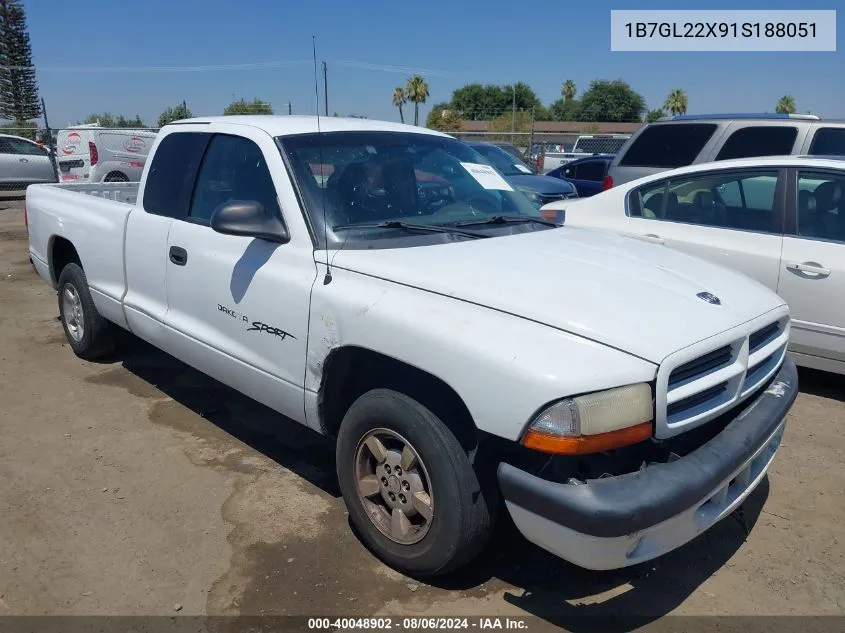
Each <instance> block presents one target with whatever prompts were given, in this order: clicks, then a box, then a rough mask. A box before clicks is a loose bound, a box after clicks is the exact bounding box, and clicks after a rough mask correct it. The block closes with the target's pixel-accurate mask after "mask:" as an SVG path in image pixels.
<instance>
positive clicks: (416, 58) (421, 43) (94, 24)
mask: <svg viewBox="0 0 845 633" xmlns="http://www.w3.org/2000/svg"><path fill="white" fill-rule="evenodd" d="M23 4H24V6H25V8H26V12H27V20H28V27H29V32H30V37H31V44H32V53H33V63H34V64H35V66H36V68H37V75H38V82H39V87H40V91H41V95H42V96H43V97H44V99H45V102H46V105H47V112H48V115H49V121H50V125H51V127H61V126H64V125H69V124H73V123H76V122H78V121H80V120H83V119H85V118H86V117H87V116H88V115H89V114H91V113H92V112H103V111H108V112H111V113H114V114H123V115H125V116H134V115H135V114H139V115H140V116H141V118H142V120H143V121H145V122H146V123H147V124H154V123H155V120H156V119H157V118H158V115H159V113H161V112H162V110H164V109H165V108H166V107H167V106H169V105H175V104H177V103H181V101H182V100H183V99H184V100H185V101H187V103H188V106H189V107H190V109H191V110H192V112H193V114H194V115H195V116H202V115H217V114H222V112H223V108H224V107H225V106H226V105H227V104H228V103H230V102H231V101H232V100H233V97H234V98H235V99H240V98H245V99H247V100H251V99H253V98H255V97H257V98H259V99H260V100H262V101H268V102H270V103H271V104H272V105H273V107H274V109H275V111H276V112H277V113H281V114H284V113H286V112H287V108H288V106H287V104H288V102H290V103H291V109H292V111H293V113H294V114H314V112H315V102H316V98H315V85H314V67H313V62H312V49H311V46H312V35H314V36H316V46H317V59H318V62H321V61H322V60H326V63H327V67H328V87H329V89H328V109H329V114H333V113H335V112H337V113H338V114H340V115H352V114H355V115H364V116H368V117H370V118H378V119H387V120H398V118H399V114H398V111H397V110H396V108H395V107H393V105H392V103H391V97H392V94H393V89H394V88H395V87H396V86H400V85H404V83H405V81H406V80H407V78H408V76H409V75H410V74H412V72H416V71H418V72H420V74H422V75H423V76H424V77H425V78H426V80H427V82H428V84H429V89H430V93H431V96H430V98H429V100H428V102H427V103H426V104H425V105H423V106H421V108H420V118H421V122H424V120H425V114H427V112H428V110H429V108H430V106H431V105H432V104H435V103H438V102H442V101H448V100H449V98H450V97H451V94H452V91H453V90H455V89H456V88H460V87H461V86H463V85H465V84H467V83H472V82H480V83H485V84H486V83H496V84H507V83H512V82H516V81H523V82H525V83H527V84H528V85H530V86H531V87H532V88H533V89H534V90H535V92H536V93H537V95H538V96H539V97H540V99H541V100H542V101H543V103H544V104H546V105H548V104H549V103H550V102H552V101H553V100H555V99H557V98H559V97H560V86H561V83H562V82H563V81H565V80H566V79H572V80H573V81H574V82H575V83H576V86H577V87H578V89H579V92H583V91H584V90H585V89H586V88H587V87H588V86H589V83H590V82H591V81H592V80H594V79H622V80H624V81H626V82H628V83H629V84H630V85H631V87H632V88H634V90H636V91H637V92H639V93H640V94H642V95H643V96H644V97H645V100H646V103H647V104H648V106H649V107H650V108H654V107H659V106H660V105H662V103H663V101H664V100H665V98H666V95H667V94H668V92H669V91H670V90H672V89H674V88H683V89H684V90H685V91H686V93H687V95H688V97H689V113H690V114H694V113H716V112H763V111H773V109H774V106H775V103H776V102H777V99H778V98H779V97H780V96H782V95H784V94H791V95H793V96H794V97H795V101H796V105H797V108H798V111H799V112H805V111H811V112H813V113H814V114H818V115H821V116H822V117H828V118H845V72H843V68H845V41H843V35H841V33H842V32H843V31H845V29H843V28H839V29H837V51H836V52H818V53H768V52H766V53H735V52H726V53H721V52H695V53H677V52H673V53H632V52H611V50H610V7H607V8H598V5H601V4H602V3H599V2H597V3H595V4H593V3H583V2H577V3H576V2H554V3H552V2H529V3H526V2H523V3H517V2H513V0H507V1H505V0H485V2H479V1H478V0H464V1H463V2H461V0H426V1H425V2H407V1H402V0H398V1H394V2H385V1H383V0H355V1H350V0H343V1H341V0H316V1H310V2H287V1H285V0H264V1H261V0H235V1H233V0H132V1H128V0H123V1H121V0H74V1H73V2H66V1H64V0H24V2H23ZM837 4H838V0H828V1H827V2H818V1H815V0H804V1H803V2H802V3H801V6H802V8H804V9H833V8H836V5H837ZM685 5H686V3H685V2H665V1H663V2H661V1H659V0H650V1H649V2H626V1H624V0H616V1H615V2H614V3H613V6H612V8H614V9H681V8H699V7H696V6H694V5H686V6H685ZM576 6H577V7H578V8H575V7H576ZM699 6H700V8H707V9H729V8H730V9H794V8H796V6H798V4H797V3H794V2H785V1H783V0H765V1H763V2H749V1H746V2H742V1H740V0H737V1H734V2H724V1H723V0H708V2H707V3H702V5H699ZM840 9H842V10H840V12H839V15H838V16H837V17H838V19H837V22H838V23H839V24H838V26H840V27H841V26H842V24H843V22H842V20H843V18H842V16H845V7H840ZM209 67H211V68H209ZM163 68H170V69H171V70H163ZM186 68H191V70H185V69H186ZM173 69H175V70H173ZM318 71H319V72H320V76H319V90H320V95H321V96H320V103H321V104H322V90H323V87H322V71H321V70H320V69H318ZM321 113H322V105H321ZM405 117H406V121H407V120H408V119H409V118H411V119H412V117H413V109H412V106H411V104H409V105H407V106H406V107H405Z"/></svg>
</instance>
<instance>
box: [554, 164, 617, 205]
mask: <svg viewBox="0 0 845 633" xmlns="http://www.w3.org/2000/svg"><path fill="white" fill-rule="evenodd" d="M612 160H613V155H612V154H597V155H595V156H588V157H586V158H576V159H575V160H572V161H570V162H568V163H566V164H565V165H561V166H560V167H558V168H557V169H553V170H551V171H550V172H549V173H548V174H546V175H547V176H549V177H551V178H561V179H562V180H566V181H567V182H571V183H572V184H573V185H574V186H575V189H576V190H577V191H578V197H579V198H587V197H589V196H592V195H595V194H597V193H600V192H601V191H602V190H603V183H604V177H605V176H606V175H607V169H608V167H610V163H611V161H612Z"/></svg>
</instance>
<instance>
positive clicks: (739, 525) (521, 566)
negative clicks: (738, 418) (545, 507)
mask: <svg viewBox="0 0 845 633" xmlns="http://www.w3.org/2000/svg"><path fill="white" fill-rule="evenodd" d="M120 356H121V359H120V360H121V362H122V365H123V367H124V368H125V369H127V370H128V371H129V372H131V373H132V374H134V375H135V376H138V377H140V378H141V379H143V380H144V381H145V382H146V383H148V384H149V385H150V386H151V387H155V389H158V390H160V391H161V392H164V393H165V394H167V395H168V396H170V397H171V398H173V399H174V400H175V401H177V402H178V403H180V404H181V405H183V406H185V407H187V408H189V409H191V410H192V411H194V412H195V413H196V414H198V415H200V416H202V417H203V418H205V419H206V420H208V421H209V422H211V423H212V424H214V425H216V427H218V428H219V429H220V430H222V431H224V432H226V433H228V434H230V435H231V436H233V437H235V438H237V439H238V440H240V441H241V442H243V443H245V444H247V445H249V446H250V447H252V448H253V449H255V450H256V451H259V452H260V453H262V454H264V455H265V456H267V457H269V458H270V459H272V460H273V461H275V462H276V463H277V464H279V465H280V466H282V467H284V468H286V469H288V470H290V471H292V472H294V473H296V474H298V475H299V476H301V477H303V478H304V479H305V480H307V481H309V482H310V483H312V484H313V485H315V486H318V487H319V488H320V489H322V490H323V491H325V492H327V493H329V494H331V495H332V496H334V497H338V496H339V489H338V486H337V481H336V477H335V474H334V445H333V441H332V440H330V439H328V438H323V437H322V436H319V435H318V434H317V433H315V432H313V431H311V430H310V429H307V428H305V427H303V426H301V425H299V424H297V423H295V422H293V421H291V420H288V419H286V418H284V417H282V416H280V415H279V414H277V413H275V412H273V411H271V410H269V409H267V408H266V407H263V406H262V405H260V404H258V403H256V402H254V401H252V400H250V399H249V398H246V397H245V396H242V395H241V394H239V393H237V392H235V391H234V390H232V389H229V388H227V387H225V386H223V385H221V384H220V383H218V382H216V381H214V380H213V379H211V378H209V377H207V376H205V375H203V374H201V373H199V372H197V371H195V370H193V369H191V368H189V367H187V366H186V365H184V364H183V363H181V362H179V361H177V360H176V359H174V358H172V357H170V356H168V355H166V354H164V353H163V352H160V351H158V350H156V349H155V348H152V347H151V346H149V345H147V344H146V343H143V342H141V341H138V340H137V339H131V340H130V341H129V342H128V344H126V345H124V346H123V348H122V350H121V353H120ZM805 386H806V383H805ZM768 491H769V484H768V480H767V479H764V481H763V482H762V484H761V485H760V486H759V487H758V488H757V490H755V492H754V493H753V494H752V495H751V496H750V497H749V498H748V499H747V500H746V502H745V504H744V506H743V508H742V511H741V512H740V513H735V514H734V515H732V516H730V517H728V518H727V519H725V520H724V521H722V522H721V523H719V524H718V525H716V526H714V528H712V529H711V530H710V531H708V532H706V533H705V534H703V535H701V536H700V537H698V538H697V539H696V540H694V541H693V542H692V543H690V544H688V545H686V546H685V547H683V548H681V549H680V550H678V551H675V552H672V553H670V554H668V555H667V556H664V557H662V558H660V559H658V560H657V561H652V562H649V563H644V564H641V565H638V566H636V567H631V568H628V569H623V570H618V571H613V572H590V571H586V570H583V569H580V568H578V567H575V566H573V565H570V564H568V563H566V562H564V561H562V560H560V559H557V558H555V557H554V556H552V555H550V554H548V553H546V552H545V551H543V550H541V549H539V548H538V547H535V546H534V545H532V544H530V543H528V542H527V541H526V540H525V539H524V538H522V536H521V535H520V534H519V533H518V532H517V531H516V528H515V527H514V526H513V524H512V523H511V522H510V521H509V520H507V519H506V520H504V521H501V522H500V523H501V525H500V527H499V529H498V530H497V532H496V534H495V535H494V537H493V540H492V542H491V544H490V545H489V547H488V548H487V549H486V550H485V552H484V553H483V555H482V556H481V557H480V558H479V560H478V561H476V562H475V563H473V564H472V565H470V566H468V567H467V568H465V569H463V570H461V571H460V572H458V573H455V574H451V575H449V576H445V577H440V578H436V579H418V580H413V579H410V578H404V577H402V576H400V575H397V574H395V573H392V572H388V573H379V572H378V568H379V565H378V563H377V562H376V561H375V560H374V559H372V557H371V556H370V555H369V554H368V553H367V552H366V550H365V549H364V548H363V547H362V546H361V545H360V543H358V542H357V541H356V540H355V538H354V536H353V535H352V530H350V529H349V527H348V525H347V523H346V521H344V520H343V518H342V517H343V515H344V513H343V508H342V505H341V504H340V503H338V504H337V507H335V508H334V509H333V510H332V511H331V514H332V515H335V516H334V518H333V520H332V522H333V523H334V527H332V528H331V530H332V531H331V532H330V533H328V535H327V539H326V540H329V541H332V542H331V543H327V544H326V545H325V546H321V547H317V548H315V547H313V546H312V545H310V544H309V545H308V547H307V549H306V548H303V551H302V552H301V553H300V554H299V556H307V557H308V558H307V560H308V564H307V565H306V567H307V571H306V572H305V573H306V574H307V575H306V576H302V577H296V576H293V575H291V574H293V572H289V571H287V570H286V569H285V559H286V558H287V557H288V556H289V555H290V552H291V550H292V549H293V548H294V547H295V545H293V544H292V545H291V546H290V547H291V549H285V551H284V552H282V551H275V550H274V549H273V547H272V546H270V545H267V544H256V546H255V547H256V555H255V559H256V561H257V562H256V565H257V567H256V570H255V573H254V575H253V580H252V581H251V583H250V585H249V586H248V587H247V588H246V589H245V594H244V595H245V596H250V598H249V602H245V603H244V604H243V605H242V606H243V608H244V609H243V610H242V614H253V613H259V612H260V613H273V612H276V613H278V612H288V613H291V612H293V611H292V610H293V609H303V610H304V611H300V612H309V611H308V609H309V608H310V609H311V611H310V612H312V613H322V614H326V613H335V612H336V614H341V615H343V614H344V613H345V614H350V613H353V612H354V613H358V612H361V613H362V614H364V615H366V614H370V615H372V614H373V613H375V612H376V611H377V610H378V609H380V608H381V607H382V606H383V605H384V604H386V603H387V602H391V601H392V602H394V603H397V604H399V605H403V604H406V601H408V600H412V601H414V602H415V603H416V604H417V605H419V602H420V601H426V602H428V603H429V604H440V605H443V606H442V607H441V609H440V610H441V611H444V613H439V614H437V615H450V612H452V611H453V609H451V608H450V607H449V604H451V603H452V602H455V601H458V600H460V599H462V598H485V597H487V596H490V595H491V594H502V595H503V598H504V600H505V601H506V602H508V603H510V604H511V605H513V606H516V607H518V608H519V609H522V610H523V611H525V612H526V614H530V615H536V616H538V617H539V618H541V619H542V620H544V621H545V622H547V623H548V624H549V625H555V626H561V627H564V628H566V629H568V630H572V631H586V630H605V631H606V630H611V631H617V630H630V629H632V628H635V627H637V626H643V625H646V624H648V623H649V622H652V621H654V620H656V619H657V618H659V617H661V616H663V615H665V614H667V613H669V612H671V611H672V610H673V609H675V608H676V607H678V606H679V605H680V604H682V603H683V602H684V600H686V598H687V597H688V596H689V595H690V594H691V593H692V592H693V591H695V590H696V588H698V587H699V586H700V585H701V584H702V583H703V582H704V581H705V580H707V579H708V578H709V577H710V576H711V575H713V574H714V573H715V572H716V571H717V570H718V569H719V568H721V567H722V566H723V565H725V563H726V562H727V561H729V560H730V558H731V557H732V556H733V555H734V553H735V552H736V551H737V550H738V549H739V548H740V546H741V545H742V544H743V542H744V541H745V538H746V536H747V534H748V532H749V531H750V530H751V529H752V528H753V526H754V524H755V523H756V521H757V519H758V517H759V514H760V511H761V509H762V507H763V504H764V503H765V500H766V498H767V496H768ZM502 517H503V518H505V517H506V514H504V513H503V514H502ZM285 547H286V548H287V545H286V546H285ZM306 552H307V553H306ZM288 562H289V561H288ZM288 567H290V566H289V565H288ZM274 574H275V575H274ZM267 579H270V580H267ZM315 579H319V580H320V582H314V581H315ZM409 583H415V584H414V585H411V584H409ZM306 585H307V587H311V586H312V585H313V587H314V589H313V590H311V591H307V590H306V589H305V587H306ZM294 586H295V587H297V588H299V589H300V591H299V592H298V593H299V596H298V597H296V596H292V595H291V587H294ZM409 586H415V587H418V589H413V590H412V591H413V592H414V593H408V589H406V587H409ZM330 587H331V589H330ZM340 587H343V588H344V589H347V595H346V596H341V597H335V596H334V595H333V594H334V593H341V594H342V592H336V591H334V590H335V589H338V588H340ZM458 592H460V593H458ZM294 593H297V592H294ZM329 593H331V594H332V596H329ZM350 593H352V594H353V596H355V597H351V598H350V597H348V596H349V594H350ZM306 596H307V599H308V600H309V601H310V602H305V600H306ZM280 600H282V601H284V608H283V609H280ZM351 600H355V601H356V602H351ZM455 604H456V605H457V602H455ZM476 604H479V605H482V606H479V607H478V609H479V610H489V607H488V609H485V608H484V606H483V605H484V602H478V603H476ZM309 605H310V606H309ZM332 609H335V611H332ZM344 610H345V611H344ZM461 613H463V614H465V615H470V613H467V612H465V611H462V612H461ZM430 614H434V613H433V612H432V613H430ZM472 615H484V613H473V614H472Z"/></svg>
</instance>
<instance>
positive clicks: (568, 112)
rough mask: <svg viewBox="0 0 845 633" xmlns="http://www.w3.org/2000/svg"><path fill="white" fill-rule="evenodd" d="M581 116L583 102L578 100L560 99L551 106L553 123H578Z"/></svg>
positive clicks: (550, 113) (550, 115) (550, 112)
mask: <svg viewBox="0 0 845 633" xmlns="http://www.w3.org/2000/svg"><path fill="white" fill-rule="evenodd" d="M580 114H581V102H580V101H578V100H577V99H569V100H567V99H566V98H563V99H558V100H557V101H555V102H554V103H552V105H550V106H549V119H550V120H552V121H578V120H579V115H580Z"/></svg>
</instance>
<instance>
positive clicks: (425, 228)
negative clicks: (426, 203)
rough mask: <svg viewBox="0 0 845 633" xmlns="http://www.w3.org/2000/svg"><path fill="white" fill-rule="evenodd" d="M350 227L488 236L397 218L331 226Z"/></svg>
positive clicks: (338, 228) (344, 229)
mask: <svg viewBox="0 0 845 633" xmlns="http://www.w3.org/2000/svg"><path fill="white" fill-rule="evenodd" d="M351 229H403V230H405V231H419V232H421V233H451V234H453V235H463V236H465V237H490V236H489V235H485V234H484V233H475V232H474V231H461V230H460V229H457V228H455V227H449V226H433V225H430V224H413V223H409V222H400V221H399V220H387V221H385V222H365V223H361V224H340V225H338V226H333V227H332V231H347V230H351Z"/></svg>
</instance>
